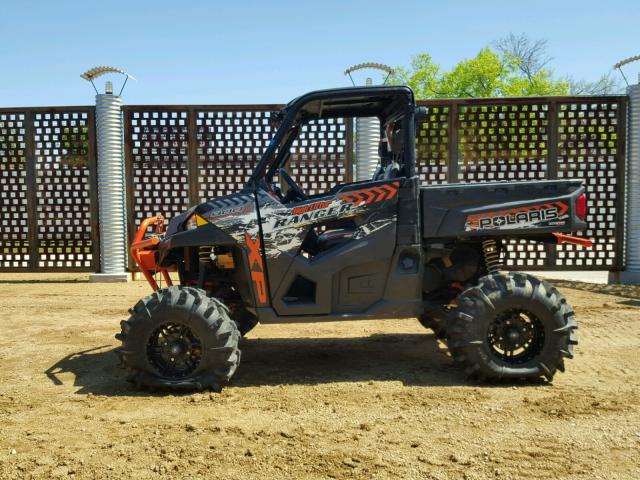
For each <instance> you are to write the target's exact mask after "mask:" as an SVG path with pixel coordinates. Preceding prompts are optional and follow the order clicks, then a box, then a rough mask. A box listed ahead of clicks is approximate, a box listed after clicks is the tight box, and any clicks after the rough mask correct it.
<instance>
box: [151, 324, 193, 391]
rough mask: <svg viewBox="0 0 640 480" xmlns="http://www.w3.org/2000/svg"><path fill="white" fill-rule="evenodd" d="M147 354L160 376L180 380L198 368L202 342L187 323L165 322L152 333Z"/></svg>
mask: <svg viewBox="0 0 640 480" xmlns="http://www.w3.org/2000/svg"><path fill="white" fill-rule="evenodd" d="M147 356H148V358H149V362H150V363H151V364H152V365H153V366H154V368H155V369H156V370H157V372H158V374H159V375H160V376H162V377H163V378H169V379H172V380H180V379H183V378H186V377H188V376H189V375H191V374H192V373H193V372H194V371H195V369H196V368H198V365H199V364H200V361H201V360H202V342H201V341H200V339H199V338H198V336H197V335H196V334H195V333H194V332H193V331H192V330H191V329H190V328H189V327H187V326H186V325H184V324H181V323H165V324H162V325H160V326H159V327H158V328H156V329H155V330H154V331H153V332H152V333H151V336H150V337H149V342H148V343H147Z"/></svg>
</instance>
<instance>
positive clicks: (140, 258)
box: [129, 215, 173, 291]
mask: <svg viewBox="0 0 640 480" xmlns="http://www.w3.org/2000/svg"><path fill="white" fill-rule="evenodd" d="M163 222H164V217H163V216H162V215H158V216H156V217H149V218H147V219H145V220H143V221H142V223H141V224H140V227H138V231H137V232H136V235H135V236H134V237H133V242H131V247H130V248H129V251H130V252H131V256H132V257H133V260H134V261H135V262H136V264H137V265H138V267H139V268H140V271H141V272H142V275H144V278H146V279H147V282H149V285H151V288H153V290H154V291H155V290H158V284H157V283H156V280H155V279H154V278H153V274H155V273H157V272H160V273H161V274H162V277H163V278H164V280H165V282H166V284H167V286H169V287H170V286H171V285H173V283H172V282H171V277H169V271H168V270H167V269H166V268H158V265H157V263H156V248H155V247H156V246H157V245H158V243H160V239H159V238H158V237H151V238H144V235H145V233H146V231H147V229H148V228H149V227H151V226H153V225H155V226H156V227H155V231H156V232H158V233H159V232H160V230H161V228H162V224H163ZM152 272H153V273H152Z"/></svg>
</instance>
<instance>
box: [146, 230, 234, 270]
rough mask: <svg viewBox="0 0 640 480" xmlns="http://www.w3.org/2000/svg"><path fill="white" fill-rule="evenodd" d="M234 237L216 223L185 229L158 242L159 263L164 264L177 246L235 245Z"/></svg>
mask: <svg viewBox="0 0 640 480" xmlns="http://www.w3.org/2000/svg"><path fill="white" fill-rule="evenodd" d="M235 244H236V241H235V240H234V239H233V237H231V236H229V235H227V234H226V233H224V232H223V231H222V230H220V229H219V228H218V227H216V226H215V225H212V224H210V223H207V224H205V225H202V226H200V227H198V228H194V229H192V230H185V231H182V232H177V233H174V234H173V235H169V236H165V237H164V239H162V241H161V242H160V243H159V244H158V264H159V265H160V266H166V265H164V261H165V259H166V258H167V256H168V255H169V253H170V252H171V251H172V250H174V249H176V248H184V247H200V246H213V245H228V246H232V245H235Z"/></svg>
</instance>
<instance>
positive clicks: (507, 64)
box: [391, 35, 571, 99]
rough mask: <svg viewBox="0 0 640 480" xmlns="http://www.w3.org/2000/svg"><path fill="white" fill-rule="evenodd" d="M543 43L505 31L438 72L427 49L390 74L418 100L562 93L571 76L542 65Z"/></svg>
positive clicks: (545, 58) (564, 93)
mask: <svg viewBox="0 0 640 480" xmlns="http://www.w3.org/2000/svg"><path fill="white" fill-rule="evenodd" d="M548 62H549V58H548V57H547V56H546V42H544V41H540V40H538V41H535V42H534V41H531V40H529V39H528V38H527V37H526V36H524V35H520V36H515V35H510V36H508V37H505V38H504V39H502V40H500V41H498V42H496V44H495V48H492V47H485V48H483V49H482V50H480V52H478V54H477V55H476V56H475V57H473V58H469V59H465V60H462V61H461V62H459V63H458V64H457V65H455V66H454V67H453V68H452V69H451V70H450V71H443V70H442V69H441V68H440V67H439V66H438V65H437V64H435V63H434V62H433V59H432V58H431V56H430V55H429V54H426V53H424V54H420V55H416V56H415V57H413V58H412V60H411V66H410V67H409V68H403V67H399V68H397V69H396V70H397V73H396V75H394V76H393V77H392V79H391V82H393V83H395V84H406V85H409V86H410V87H411V88H413V90H414V92H415V94H416V97H417V98H418V99H425V98H459V97H513V96H533V95H567V94H569V93H570V87H571V84H570V81H569V80H566V79H558V78H556V77H555V76H554V74H553V71H552V70H550V69H549V68H547V64H548Z"/></svg>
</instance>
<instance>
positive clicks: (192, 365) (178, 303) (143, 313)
mask: <svg viewBox="0 0 640 480" xmlns="http://www.w3.org/2000/svg"><path fill="white" fill-rule="evenodd" d="M130 312H131V317H130V318H129V319H128V320H124V321H122V322H121V324H120V325H121V328H122V331H121V332H120V333H119V334H118V335H116V338H117V339H119V340H121V341H122V347H121V348H120V349H119V352H118V353H119V356H120V358H121V359H122V361H123V363H124V364H125V366H126V367H127V368H128V369H129V371H130V375H129V380H131V381H132V382H133V383H135V384H136V385H137V386H140V387H147V388H152V389H153V388H166V389H174V390H176V389H188V390H203V389H213V390H220V389H221V388H222V386H223V385H224V384H225V383H227V382H228V381H229V379H230V378H231V376H232V375H233V374H234V373H235V371H236V369H237V367H238V364H239V363H240V350H239V349H238V340H239V338H240V333H239V332H238V328H237V327H236V324H235V323H234V322H233V321H232V320H231V319H230V318H229V312H228V310H227V307H226V306H225V305H224V304H222V303H221V302H220V301H219V300H217V299H215V298H209V297H207V295H206V293H205V292H204V291H202V290H198V289H196V288H191V287H182V286H173V287H168V288H165V289H162V290H158V291H157V292H154V293H153V294H151V295H149V296H148V297H145V298H143V299H142V300H140V301H139V302H138V303H137V304H136V305H135V306H134V307H133V308H132V309H131V310H130Z"/></svg>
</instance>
